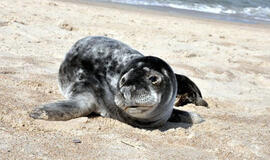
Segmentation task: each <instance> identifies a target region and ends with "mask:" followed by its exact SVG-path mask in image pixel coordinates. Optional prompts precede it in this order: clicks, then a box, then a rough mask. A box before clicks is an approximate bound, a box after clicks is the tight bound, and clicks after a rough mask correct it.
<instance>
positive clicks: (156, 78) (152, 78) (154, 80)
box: [148, 76, 160, 84]
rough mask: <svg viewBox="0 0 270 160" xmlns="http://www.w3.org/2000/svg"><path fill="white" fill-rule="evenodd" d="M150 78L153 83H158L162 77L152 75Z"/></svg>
mask: <svg viewBox="0 0 270 160" xmlns="http://www.w3.org/2000/svg"><path fill="white" fill-rule="evenodd" d="M148 79H149V80H150V81H151V82H152V83H153V84H157V83H159V82H160V78H159V77H157V76H150V77H149V78H148Z"/></svg>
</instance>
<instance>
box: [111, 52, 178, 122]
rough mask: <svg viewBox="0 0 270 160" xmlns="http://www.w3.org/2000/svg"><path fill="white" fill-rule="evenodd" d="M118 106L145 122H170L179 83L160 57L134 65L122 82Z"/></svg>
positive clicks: (137, 62) (124, 71)
mask: <svg viewBox="0 0 270 160" xmlns="http://www.w3.org/2000/svg"><path fill="white" fill-rule="evenodd" d="M117 87H118V94H117V95H116V96H115V103H116V105H117V106H118V107H120V108H121V109H122V110H123V111H124V112H126V113H127V114H128V115H130V116H131V117H134V118H136V119H140V120H143V121H147V120H151V121H159V120H162V121H164V123H165V122H166V121H167V120H168V118H169V116H170V115H171V112H172V109H173V103H174V101H175V97H176V91H177V81H176V78H175V75H174V72H173V71H172V69H171V68H170V66H169V65H168V64H167V63H166V62H164V61H163V60H161V59H159V58H157V57H151V56H147V57H141V58H138V59H135V60H133V61H131V62H130V63H129V64H128V65H127V66H126V67H125V69H124V70H123V71H122V73H121V76H120V78H119V81H118V86H117Z"/></svg>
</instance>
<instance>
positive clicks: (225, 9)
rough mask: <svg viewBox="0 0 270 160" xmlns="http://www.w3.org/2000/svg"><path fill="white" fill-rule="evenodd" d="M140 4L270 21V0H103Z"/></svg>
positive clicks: (228, 17) (247, 19) (249, 20)
mask: <svg viewBox="0 0 270 160" xmlns="http://www.w3.org/2000/svg"><path fill="white" fill-rule="evenodd" d="M102 1H108V2H114V3H124V4H131V5H139V6H155V7H166V8H172V9H174V10H175V9H179V10H187V11H195V12H198V13H200V12H201V13H209V14H212V15H222V16H223V17H227V18H226V19H230V17H231V18H232V19H233V18H235V17H237V18H238V19H242V20H243V21H247V22H252V21H254V22H255V21H261V22H267V23H270V0H102Z"/></svg>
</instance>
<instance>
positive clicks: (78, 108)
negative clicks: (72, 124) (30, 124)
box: [29, 97, 95, 121]
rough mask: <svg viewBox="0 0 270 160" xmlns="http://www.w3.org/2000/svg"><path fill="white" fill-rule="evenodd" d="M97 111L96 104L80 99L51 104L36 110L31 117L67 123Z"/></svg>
mask: <svg viewBox="0 0 270 160" xmlns="http://www.w3.org/2000/svg"><path fill="white" fill-rule="evenodd" d="M94 109H95V105H94V103H91V102H89V100H88V101H87V99H86V98H83V97H79V98H74V99H70V100H63V101H58V102H55V103H49V104H45V105H42V106H40V107H37V108H35V109H34V110H33V111H32V112H31V113H30V114H29V116H30V117H32V118H34V119H43V120H52V121H65V120H70V119H72V118H77V117H82V116H87V115H89V114H90V113H91V112H93V111H94Z"/></svg>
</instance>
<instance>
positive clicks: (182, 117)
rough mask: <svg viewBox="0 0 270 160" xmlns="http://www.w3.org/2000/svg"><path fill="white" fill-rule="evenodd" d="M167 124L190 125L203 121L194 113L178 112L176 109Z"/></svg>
mask: <svg viewBox="0 0 270 160" xmlns="http://www.w3.org/2000/svg"><path fill="white" fill-rule="evenodd" d="M168 121H169V122H176V123H190V124H198V123H201V122H203V121H204V119H203V118H202V117H201V116H200V115H198V114H197V113H194V112H186V111H180V110H177V109H173V112H172V114H171V117H170V118H169V120H168Z"/></svg>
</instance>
